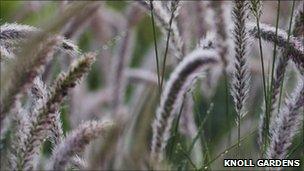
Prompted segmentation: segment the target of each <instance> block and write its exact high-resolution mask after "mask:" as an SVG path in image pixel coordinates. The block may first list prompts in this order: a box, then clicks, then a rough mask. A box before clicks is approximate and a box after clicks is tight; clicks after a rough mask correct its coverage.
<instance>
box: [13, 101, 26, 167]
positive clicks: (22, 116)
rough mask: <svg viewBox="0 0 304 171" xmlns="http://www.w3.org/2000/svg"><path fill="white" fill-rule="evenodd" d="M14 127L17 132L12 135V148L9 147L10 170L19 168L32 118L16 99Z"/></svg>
mask: <svg viewBox="0 0 304 171" xmlns="http://www.w3.org/2000/svg"><path fill="white" fill-rule="evenodd" d="M11 115H12V116H10V117H12V123H11V124H12V127H11V129H12V130H13V131H14V132H15V134H14V135H12V137H11V148H10V149H9V157H10V158H9V160H8V162H9V168H8V169H10V170H19V169H20V168H19V167H18V166H19V162H20V160H21V159H20V157H22V156H21V154H22V153H23V152H24V151H25V149H26V146H25V144H24V142H25V140H26V138H27V135H28V132H29V125H30V120H29V117H28V113H27V111H26V110H25V109H24V108H23V107H22V106H21V102H20V100H17V101H16V104H15V106H14V108H13V109H12V113H11Z"/></svg>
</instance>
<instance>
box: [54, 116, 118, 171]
mask: <svg viewBox="0 0 304 171" xmlns="http://www.w3.org/2000/svg"><path fill="white" fill-rule="evenodd" d="M111 127H113V122H111V121H88V122H85V123H83V124H81V125H80V126H79V127H78V128H77V129H76V130H75V131H73V132H72V133H70V134H69V135H67V137H66V138H65V139H64V140H63V141H62V143H60V144H59V145H58V146H56V147H55V150H54V153H53V156H52V161H51V163H50V166H49V168H50V169H54V170H62V169H65V166H66V165H67V163H68V162H69V161H70V159H71V157H73V156H74V155H75V154H79V153H80V152H82V151H84V149H85V147H86V146H87V145H88V144H89V143H90V142H91V141H92V140H94V139H96V138H97V137H98V136H100V135H103V134H104V132H106V131H107V129H110V128H111Z"/></svg>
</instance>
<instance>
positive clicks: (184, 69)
mask: <svg viewBox="0 0 304 171" xmlns="http://www.w3.org/2000/svg"><path fill="white" fill-rule="evenodd" d="M217 57H218V54H217V53H216V52H215V51H213V50H203V49H197V50H195V51H193V52H192V53H190V54H189V55H187V56H186V57H185V58H184V60H183V61H182V62H181V63H180V64H179V65H178V66H177V68H176V69H175V70H174V71H173V73H172V74H171V76H170V78H169V80H168V82H167V84H166V87H165V89H164V92H163V94H162V98H161V102H160V106H159V108H158V109H157V112H156V118H155V120H154V123H153V137H152V147H151V150H152V151H151V157H152V159H153V160H155V161H160V160H162V155H163V154H162V153H163V151H164V149H165V146H166V144H167V140H168V138H169V136H170V135H169V133H170V129H171V126H172V120H173V118H174V112H175V110H176V108H177V105H178V104H180V101H181V100H182V97H183V94H184V93H185V91H186V90H187V86H188V85H189V84H191V82H192V80H193V79H194V77H195V76H196V75H197V71H198V70H200V69H202V68H205V67H207V66H209V65H212V64H215V63H217Z"/></svg>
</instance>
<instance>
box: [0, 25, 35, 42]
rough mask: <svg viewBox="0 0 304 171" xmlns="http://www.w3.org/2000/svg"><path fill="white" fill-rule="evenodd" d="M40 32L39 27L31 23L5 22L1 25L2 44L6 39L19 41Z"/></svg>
mask: <svg viewBox="0 0 304 171" xmlns="http://www.w3.org/2000/svg"><path fill="white" fill-rule="evenodd" d="M37 32H38V29H37V28H36V27H33V26H29V25H22V24H17V23H12V24H9V23H5V24H3V25H1V26H0V40H1V44H2V43H3V42H4V41H9V42H14V41H18V40H21V39H24V38H27V37H30V36H31V35H33V34H35V33H37Z"/></svg>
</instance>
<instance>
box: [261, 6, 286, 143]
mask: <svg viewBox="0 0 304 171" xmlns="http://www.w3.org/2000/svg"><path fill="white" fill-rule="evenodd" d="M280 4H281V1H280V0H278V5H277V16H276V26H275V39H276V40H277V38H278V28H279V19H280V7H281V6H280ZM288 39H289V37H288ZM276 42H277V41H275V42H274V45H273V56H272V65H271V75H270V78H269V79H270V83H269V85H270V86H269V87H268V97H267V98H268V101H267V102H268V104H266V105H268V107H267V109H268V111H266V114H265V115H266V117H265V124H266V130H265V134H266V136H269V123H270V117H271V108H272V104H273V102H272V94H273V91H274V90H273V82H274V68H275V62H276V58H277V43H276ZM268 144H269V141H268V138H266V139H265V145H268Z"/></svg>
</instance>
